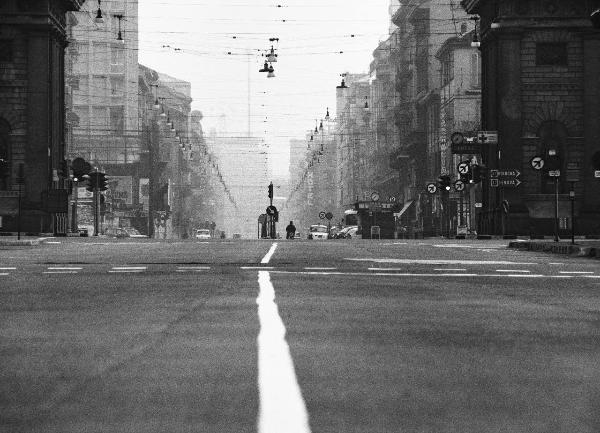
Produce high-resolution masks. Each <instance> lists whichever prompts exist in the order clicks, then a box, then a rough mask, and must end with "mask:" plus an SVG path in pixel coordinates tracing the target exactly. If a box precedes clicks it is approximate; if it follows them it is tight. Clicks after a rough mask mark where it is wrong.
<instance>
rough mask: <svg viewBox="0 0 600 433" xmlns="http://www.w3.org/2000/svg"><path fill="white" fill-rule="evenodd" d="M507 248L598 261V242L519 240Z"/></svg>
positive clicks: (512, 242) (599, 254) (599, 247)
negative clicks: (588, 258)
mask: <svg viewBox="0 0 600 433" xmlns="http://www.w3.org/2000/svg"><path fill="white" fill-rule="evenodd" d="M508 247H509V248H514V249H519V250H528V251H540V252H545V253H552V254H564V255H570V256H576V257H590V258H596V259H600V240H589V241H588V240H578V241H577V242H576V243H575V244H572V243H571V242H570V241H560V242H553V241H543V240H530V241H523V240H519V241H511V242H510V243H509V244H508Z"/></svg>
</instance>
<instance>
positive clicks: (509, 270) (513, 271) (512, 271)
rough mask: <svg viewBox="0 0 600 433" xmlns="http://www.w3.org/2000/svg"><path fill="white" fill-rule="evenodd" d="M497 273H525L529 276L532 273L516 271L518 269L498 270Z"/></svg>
mask: <svg viewBox="0 0 600 433" xmlns="http://www.w3.org/2000/svg"><path fill="white" fill-rule="evenodd" d="M496 272H511V273H523V274H527V273H530V272H531V271H526V270H521V271H520V270H516V269H496Z"/></svg>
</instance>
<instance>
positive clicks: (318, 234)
mask: <svg viewBox="0 0 600 433" xmlns="http://www.w3.org/2000/svg"><path fill="white" fill-rule="evenodd" d="M328 237H329V233H328V230H327V226H324V225H321V224H313V225H312V226H310V228H309V229H308V239H319V240H326V239H327V238H328Z"/></svg>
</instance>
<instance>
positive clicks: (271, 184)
mask: <svg viewBox="0 0 600 433" xmlns="http://www.w3.org/2000/svg"><path fill="white" fill-rule="evenodd" d="M269 198H271V199H272V198H273V182H271V183H270V184H269Z"/></svg>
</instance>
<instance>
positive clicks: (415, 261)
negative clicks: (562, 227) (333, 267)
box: [345, 258, 537, 266]
mask: <svg viewBox="0 0 600 433" xmlns="http://www.w3.org/2000/svg"><path fill="white" fill-rule="evenodd" d="M345 260H349V261H354V262H374V263H390V264H392V263H393V264H407V265H497V266H498V265H499V266H501V265H505V266H530V265H537V263H530V262H511V261H501V260H442V259H373V258H369V259H356V258H346V259H345Z"/></svg>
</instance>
